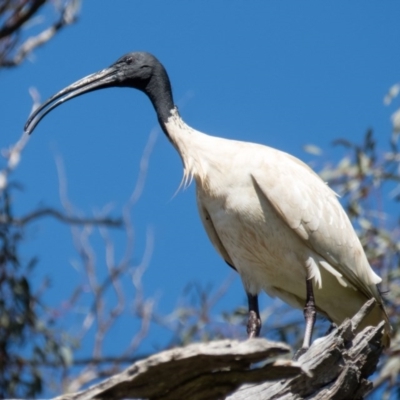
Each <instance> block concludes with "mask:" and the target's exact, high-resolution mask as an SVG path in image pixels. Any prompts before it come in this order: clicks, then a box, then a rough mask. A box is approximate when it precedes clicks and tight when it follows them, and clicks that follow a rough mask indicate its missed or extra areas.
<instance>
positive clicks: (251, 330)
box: [246, 292, 261, 339]
mask: <svg viewBox="0 0 400 400" xmlns="http://www.w3.org/2000/svg"><path fill="white" fill-rule="evenodd" d="M246 294H247V300H248V302H249V319H248V320H247V334H248V335H249V339H250V338H254V337H258V335H259V334H260V330H261V318H260V311H259V309H258V295H256V294H251V293H248V292H246Z"/></svg>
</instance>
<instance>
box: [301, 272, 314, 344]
mask: <svg viewBox="0 0 400 400" xmlns="http://www.w3.org/2000/svg"><path fill="white" fill-rule="evenodd" d="M306 288H307V297H306V305H305V307H304V318H305V320H306V330H305V333H304V340H303V347H302V348H303V349H305V350H306V349H308V348H309V347H310V344H311V337H312V333H313V329H314V324H315V320H316V318H317V312H316V310H315V298H314V291H313V287H312V280H311V279H307V280H306Z"/></svg>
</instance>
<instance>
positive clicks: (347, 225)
mask: <svg viewBox="0 0 400 400" xmlns="http://www.w3.org/2000/svg"><path fill="white" fill-rule="evenodd" d="M276 156H277V157H278V158H283V159H275V160H273V163H272V162H271V160H268V161H267V162H268V165H265V168H268V169H264V168H263V169H262V170H263V171H262V172H264V171H267V173H261V172H260V171H256V172H254V173H252V179H253V182H254V186H255V189H256V191H257V194H258V196H262V197H263V198H265V199H266V200H267V201H268V202H269V203H270V204H271V205H272V207H273V208H274V210H275V211H276V212H277V214H278V215H279V216H280V217H281V218H282V220H283V221H284V222H285V223H286V224H287V225H288V226H289V227H290V228H292V229H293V230H294V231H295V232H296V233H297V235H298V236H299V237H300V238H301V239H302V240H303V242H304V243H305V244H306V245H307V246H308V247H310V248H311V249H312V250H314V251H315V252H316V253H317V254H318V255H319V256H321V257H322V259H323V260H325V262H324V261H320V265H321V266H322V267H324V268H325V269H327V270H328V271H329V272H331V273H333V274H334V275H336V276H337V278H338V280H339V281H340V282H341V284H344V285H346V284H350V285H351V286H353V287H354V288H356V289H357V290H360V291H361V292H363V293H364V294H365V295H366V296H367V298H370V297H375V298H376V299H377V300H378V302H379V303H380V302H381V299H380V295H379V292H378V290H377V288H376V286H375V285H376V284H377V283H379V282H380V281H381V279H380V278H379V277H378V276H377V275H376V274H375V273H374V272H373V271H372V269H371V267H370V265H369V263H368V260H367V258H366V256H365V253H364V250H363V248H362V245H361V243H360V241H359V239H358V237H357V235H356V233H355V231H354V229H353V227H352V225H351V222H350V220H349V218H348V217H347V215H346V213H345V211H344V210H343V208H342V206H341V205H340V203H339V201H338V199H337V196H336V194H335V193H334V192H333V191H332V190H331V189H330V188H329V187H328V186H327V185H326V184H325V183H324V182H323V181H322V180H321V179H320V177H319V176H318V175H317V174H316V173H315V172H314V171H313V170H312V169H311V168H309V167H308V166H307V165H306V164H304V163H303V162H301V161H300V160H298V159H297V158H295V157H292V156H290V155H288V154H286V153H281V152H279V153H278V154H276ZM282 165H283V167H282ZM268 172H269V173H268ZM338 273H339V274H338Z"/></svg>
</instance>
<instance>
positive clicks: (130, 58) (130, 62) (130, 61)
mask: <svg viewBox="0 0 400 400" xmlns="http://www.w3.org/2000/svg"><path fill="white" fill-rule="evenodd" d="M132 61H133V58H132V57H128V58H127V59H126V60H125V62H126V63H127V64H132Z"/></svg>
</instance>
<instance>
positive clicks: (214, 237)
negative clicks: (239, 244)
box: [198, 200, 236, 270]
mask: <svg viewBox="0 0 400 400" xmlns="http://www.w3.org/2000/svg"><path fill="white" fill-rule="evenodd" d="M198 208H199V214H200V218H201V221H202V222H203V225H204V228H205V230H206V232H207V235H208V238H209V239H210V241H211V243H212V244H213V245H214V247H215V249H216V250H217V251H218V253H219V254H220V255H221V257H222V258H223V259H224V260H225V262H226V263H227V264H228V265H229V266H230V267H232V268H233V269H235V270H236V267H235V266H234V265H233V262H232V259H231V257H230V256H229V254H228V252H227V251H226V249H225V247H224V245H223V244H222V242H221V239H220V238H219V236H218V233H217V231H216V230H215V227H214V224H213V222H212V219H211V216H210V214H209V213H208V211H207V210H206V209H205V207H203V205H202V204H201V203H200V201H199V200H198Z"/></svg>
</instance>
